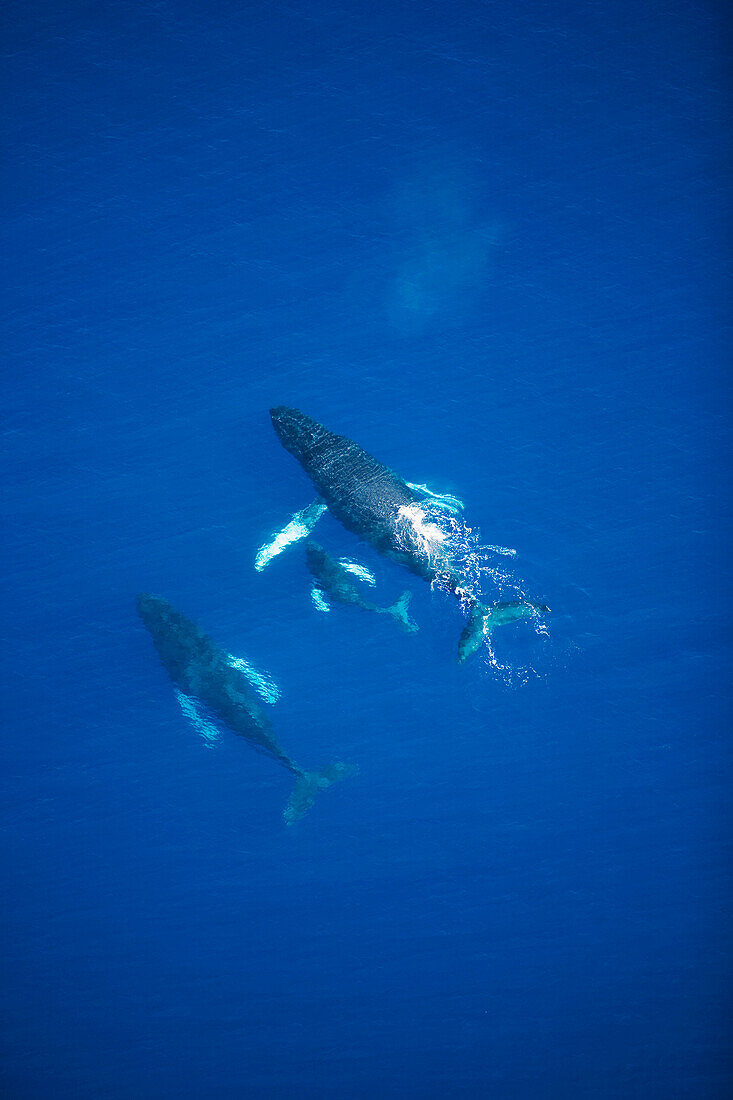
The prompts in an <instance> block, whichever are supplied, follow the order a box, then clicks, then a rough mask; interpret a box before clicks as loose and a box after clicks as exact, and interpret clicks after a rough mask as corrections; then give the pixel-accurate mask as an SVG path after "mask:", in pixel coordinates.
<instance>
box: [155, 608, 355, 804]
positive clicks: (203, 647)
mask: <svg viewBox="0 0 733 1100" xmlns="http://www.w3.org/2000/svg"><path fill="white" fill-rule="evenodd" d="M137 608H138V612H139V614H140V618H141V619H142V621H143V623H144V624H145V626H146V627H147V629H148V630H149V631H150V634H151V635H152V638H153V643H154V645H155V648H156V649H157V651H158V656H159V657H160V659H161V661H162V663H163V666H164V668H165V669H166V671H167V673H168V675H169V676H170V678H171V680H172V681H173V683H174V684H176V685H177V687H178V688H180V689H181V691H182V692H184V693H185V696H186V697H189V698H193V699H195V700H196V701H197V702H199V703H200V704H202V705H203V706H204V707H205V708H206V709H207V710H208V711H209V712H210V713H211V714H212V715H213V716H214V718H216V719H218V721H220V722H222V723H223V724H224V725H225V726H227V727H228V728H229V729H230V730H231V731H232V733H236V734H238V735H239V736H240V737H243V738H244V739H245V741H248V742H249V744H250V745H252V747H253V748H255V749H257V750H258V751H259V752H263V753H265V754H266V755H267V756H269V757H271V758H272V759H273V760H276V761H277V763H278V764H280V765H281V766H282V767H283V768H286V769H287V770H288V771H289V772H292V774H293V775H294V776H295V787H294V789H293V793H292V795H291V796H290V801H289V802H288V805H287V806H286V808H285V811H284V814H283V817H284V818H285V823H286V824H287V825H292V824H293V822H294V821H297V820H298V818H299V817H302V816H303V814H304V813H305V812H306V811H307V810H309V809H310V807H311V806H312V805H313V802H314V800H315V796H316V795H317V794H318V792H319V791H323V790H326V788H328V787H330V786H331V785H332V784H333V783H335V782H337V780H339V779H343V778H345V776H347V775H349V774H351V773H352V769H351V768H350V767H349V766H348V765H346V764H342V763H333V764H330V765H329V766H328V767H326V768H322V769H321V770H319V771H306V770H305V769H304V768H301V767H300V765H299V764H296V763H295V761H294V760H292V759H291V758H290V757H289V756H288V755H287V753H286V752H284V751H283V749H282V748H281V747H280V745H279V744H278V743H277V740H276V738H275V735H274V733H273V730H272V726H271V724H270V719H269V717H268V716H267V714H266V712H265V710H264V709H263V707H262V705H261V703H260V701H259V699H258V698H257V694H256V692H255V690H254V689H253V687H252V685H251V682H250V677H248V675H247V674H246V672H245V671H243V667H242V666H243V662H240V661H237V660H236V659H235V658H233V657H231V656H230V655H229V654H228V653H225V652H224V650H222V649H220V648H219V647H218V646H217V645H216V644H215V643H214V642H213V641H212V640H211V638H209V637H208V636H207V635H206V634H204V633H203V631H201V630H200V629H199V628H198V626H197V625H196V623H194V622H192V621H191V619H187V618H186V616H185V615H182V614H181V612H180V611H177V610H176V608H175V607H173V606H172V605H171V604H169V603H168V601H167V600H164V599H162V598H161V597H160V596H151V595H149V594H148V593H146V592H143V593H141V594H140V595H139V596H138V598H137Z"/></svg>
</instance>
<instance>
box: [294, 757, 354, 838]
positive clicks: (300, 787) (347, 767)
mask: <svg viewBox="0 0 733 1100" xmlns="http://www.w3.org/2000/svg"><path fill="white" fill-rule="evenodd" d="M355 773H356V768H355V767H353V766H352V765H351V764H342V763H341V762H340V761H336V762H335V763H333V764H329V765H328V767H326V768H321V769H320V771H312V772H306V771H302V772H300V773H299V774H298V778H297V779H296V780H295V786H294V788H293V793H292V794H291V796H290V801H289V802H288V804H287V806H286V807H285V810H284V811H283V818H284V819H285V824H286V825H293V824H294V823H295V822H296V821H298V820H299V819H300V818H301V817H302V816H303V815H304V814H306V813H307V812H308V810H309V809H310V808H311V806H312V805H313V803H314V802H315V800H316V795H317V794H319V793H320V791H326V790H328V788H329V787H332V786H333V784H334V783H338V781H339V779H346V778H347V777H348V776H350V775H354V774H355Z"/></svg>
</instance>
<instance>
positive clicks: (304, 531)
mask: <svg viewBox="0 0 733 1100" xmlns="http://www.w3.org/2000/svg"><path fill="white" fill-rule="evenodd" d="M327 507H328V506H327V505H326V504H324V502H323V501H322V500H314V501H313V503H312V504H309V505H308V507H307V508H303V509H302V510H301V511H300V512H296V513H295V515H294V516H293V518H292V519H291V520H290V521H289V522H288V523H287V524H286V525H285V527H283V529H282V531H278V532H277V533H276V534H275V535H273V537H272V539H271V540H270V542H267V543H265V545H264V546H261V547H260V548H259V550H258V551H257V557H256V558H255V569H256V570H257V572H258V573H261V572H262V570H263V569H264V568H265V566H266V565H269V563H270V562H271V561H272V559H273V558H276V557H277V555H278V554H282V552H283V550H286V549H287V548H288V546H292V544H293V543H294V542H299V541H300V539H304V538H306V536H307V535H309V534H310V533H311V531H312V530H313V528H314V527H315V525H316V524H317V523H318V520H319V519H320V518H321V516H322V515H323V513H324V512H325V511H326V509H327Z"/></svg>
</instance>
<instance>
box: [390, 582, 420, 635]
mask: <svg viewBox="0 0 733 1100" xmlns="http://www.w3.org/2000/svg"><path fill="white" fill-rule="evenodd" d="M411 599H412V592H410V591H407V592H403V593H402V595H401V596H400V598H399V599H398V600H395V602H394V603H393V604H392V605H391V607H386V608H385V611H386V612H387V613H388V614H389V615H391V616H392V618H393V619H394V620H395V622H396V623H399V625H400V626H401V627H402V628H403V629H404V630H407V631H409V632H410V634H414V633H415V631H416V630H419V629H420V628H419V626H418V625H417V623H416V622H415V621H414V619H411V618H410V616H409V614H408V612H407V609H408V607H409V606H410V600H411Z"/></svg>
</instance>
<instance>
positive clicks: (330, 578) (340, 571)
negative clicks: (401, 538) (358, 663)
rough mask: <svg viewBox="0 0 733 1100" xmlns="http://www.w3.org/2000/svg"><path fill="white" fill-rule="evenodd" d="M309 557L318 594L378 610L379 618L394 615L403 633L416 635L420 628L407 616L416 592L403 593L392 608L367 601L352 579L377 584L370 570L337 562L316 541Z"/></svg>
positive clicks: (307, 553) (307, 547)
mask: <svg viewBox="0 0 733 1100" xmlns="http://www.w3.org/2000/svg"><path fill="white" fill-rule="evenodd" d="M305 556H306V560H307V562H308V568H309V569H310V571H311V575H312V577H313V579H314V580H315V582H316V584H315V589H314V591H315V592H316V593H317V594H318V595H320V593H322V592H325V593H326V594H327V595H329V596H332V597H333V599H334V600H338V601H339V603H344V604H350V605H351V606H352V607H360V608H361V609H362V610H363V611H375V612H376V613H377V614H378V615H391V616H392V618H393V619H394V621H395V622H396V623H397V624H398V626H401V627H402V629H403V630H408V631H410V633H414V631H416V630H417V629H418V628H417V624H416V623H414V622H413V621H412V619H411V618H410V616H409V615H408V614H407V607H408V604H409V602H410V600H411V599H412V592H403V593H402V595H401V596H400V597H399V599H397V600H395V602H394V603H393V604H392V605H391V606H390V607H380V606H379V605H378V604H376V603H372V602H371V600H365V599H364V598H363V597H362V596H361V595H360V594H359V591H358V589H357V588H356V585H355V584H354V583H353V581H352V576H353V575H357V576H360V577H362V579H364V578H365V576H366V578H367V582H368V583H370V582H371V583H373V582H374V578H373V577H372V576H371V574H370V573H367V572H366V570H363V569H361V567H356V566H354V565H353V564H352V563H349V562H347V563H346V564H344V562H340V561H336V560H335V559H334V558H332V557H331V555H330V554H327V553H326V551H325V550H324V549H323V547H322V546H320V545H319V544H318V543H317V542H314V541H313V539H309V540H308V542H307V543H306V544H305ZM323 610H325V611H327V610H328V607H327V606H326V607H324V608H323Z"/></svg>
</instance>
